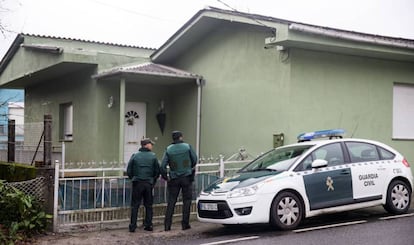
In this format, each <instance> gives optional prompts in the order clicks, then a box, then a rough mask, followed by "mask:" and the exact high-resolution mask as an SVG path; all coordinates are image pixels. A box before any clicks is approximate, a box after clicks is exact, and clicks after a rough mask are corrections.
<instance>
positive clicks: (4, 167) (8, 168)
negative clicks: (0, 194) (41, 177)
mask: <svg viewBox="0 0 414 245" xmlns="http://www.w3.org/2000/svg"><path fill="white" fill-rule="evenodd" d="M36 171H37V170H36V168H35V167H33V166H30V165H26V164H19V163H5V162H0V180H6V181H7V182H16V181H24V180H30V179H34V178H36Z"/></svg>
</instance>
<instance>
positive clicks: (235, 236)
mask: <svg viewBox="0 0 414 245" xmlns="http://www.w3.org/2000/svg"><path fill="white" fill-rule="evenodd" d="M176 221H179V220H177V219H176ZM191 224H192V229H190V230H186V231H182V230H181V229H180V228H181V227H180V223H179V222H176V223H175V224H174V225H173V227H172V230H171V231H170V232H164V231H163V224H162V223H159V224H157V225H156V226H155V227H154V231H153V232H146V231H144V230H143V229H142V228H140V229H138V230H137V231H136V232H135V233H129V232H128V231H127V229H117V230H106V231H105V230H104V231H96V232H88V231H85V232H76V233H64V234H49V235H48V236H44V237H40V238H39V239H38V240H37V241H36V243H35V244H43V245H48V244H54V245H63V244H102V245H103V244H173V245H174V244H177V245H183V244H203V245H215V244H239V245H240V244H318V245H323V244H329V245H332V244H334V245H342V244H344V245H345V244H346V245H348V244H375V245H389V244H393V245H398V244H404V245H406V244H414V232H413V231H414V209H413V208H411V209H410V211H409V214H407V215H401V216H392V215H389V214H388V213H387V212H385V211H384V210H383V208H382V207H375V208H367V209H361V210H356V211H352V212H344V213H338V214H330V215H324V216H320V217H315V218H310V219H307V220H305V221H304V222H303V223H302V224H301V225H300V226H299V227H298V228H297V229H295V230H293V231H279V230H276V229H274V228H273V227H270V226H269V225H264V224H263V225H237V226H223V225H219V224H209V223H200V222H198V221H196V220H194V221H193V222H192V223H191Z"/></svg>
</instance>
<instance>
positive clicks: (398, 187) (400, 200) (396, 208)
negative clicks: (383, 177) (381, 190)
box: [384, 180, 411, 214]
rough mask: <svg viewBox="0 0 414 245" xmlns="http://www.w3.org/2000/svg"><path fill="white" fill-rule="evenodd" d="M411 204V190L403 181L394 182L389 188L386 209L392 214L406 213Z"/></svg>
mask: <svg viewBox="0 0 414 245" xmlns="http://www.w3.org/2000/svg"><path fill="white" fill-rule="evenodd" d="M410 204H411V189H410V187H409V186H408V185H407V184H406V183H405V182H403V181H401V180H394V181H392V182H391V184H390V185H389V186H388V190H387V200H386V202H385V205H384V209H385V210H386V211H387V212H389V213H392V214H402V213H406V212H407V211H408V209H409V208H410Z"/></svg>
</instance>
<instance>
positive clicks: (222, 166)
mask: <svg viewBox="0 0 414 245" xmlns="http://www.w3.org/2000/svg"><path fill="white" fill-rule="evenodd" d="M219 157H220V160H219V164H220V178H223V177H224V156H223V155H220V156H219Z"/></svg>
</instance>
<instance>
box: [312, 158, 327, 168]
mask: <svg viewBox="0 0 414 245" xmlns="http://www.w3.org/2000/svg"><path fill="white" fill-rule="evenodd" d="M326 166H328V161H326V160H323V159H316V160H315V161H313V162H312V168H322V167H326Z"/></svg>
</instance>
